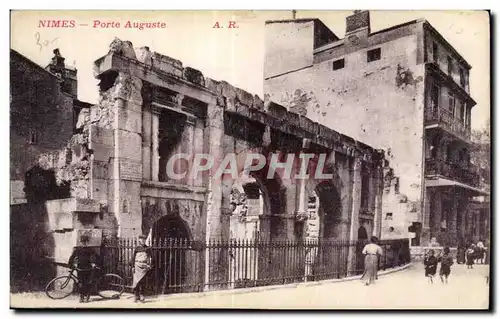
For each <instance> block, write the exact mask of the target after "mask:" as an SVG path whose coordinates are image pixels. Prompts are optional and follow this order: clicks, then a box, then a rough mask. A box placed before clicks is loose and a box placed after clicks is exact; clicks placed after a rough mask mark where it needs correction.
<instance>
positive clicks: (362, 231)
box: [358, 225, 368, 240]
mask: <svg viewBox="0 0 500 319" xmlns="http://www.w3.org/2000/svg"><path fill="white" fill-rule="evenodd" d="M358 240H368V232H367V231H366V228H365V226H363V225H361V226H359V228H358Z"/></svg>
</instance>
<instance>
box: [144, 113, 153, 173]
mask: <svg viewBox="0 0 500 319" xmlns="http://www.w3.org/2000/svg"><path fill="white" fill-rule="evenodd" d="M151 121H152V116H151V106H149V105H148V106H146V105H144V106H143V107H142V178H143V179H144V180H147V181H149V180H151V142H152V141H151V131H152V130H151V129H152V122H151Z"/></svg>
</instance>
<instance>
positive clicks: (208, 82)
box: [205, 77, 221, 94]
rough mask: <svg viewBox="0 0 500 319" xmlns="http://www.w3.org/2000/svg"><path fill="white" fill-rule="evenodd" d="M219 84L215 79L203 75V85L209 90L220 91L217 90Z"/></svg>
mask: <svg viewBox="0 0 500 319" xmlns="http://www.w3.org/2000/svg"><path fill="white" fill-rule="evenodd" d="M219 85H220V82H219V81H215V80H213V79H211V78H208V77H205V87H206V88H207V89H209V90H210V91H212V92H215V93H217V94H219V93H221V92H220V90H219Z"/></svg>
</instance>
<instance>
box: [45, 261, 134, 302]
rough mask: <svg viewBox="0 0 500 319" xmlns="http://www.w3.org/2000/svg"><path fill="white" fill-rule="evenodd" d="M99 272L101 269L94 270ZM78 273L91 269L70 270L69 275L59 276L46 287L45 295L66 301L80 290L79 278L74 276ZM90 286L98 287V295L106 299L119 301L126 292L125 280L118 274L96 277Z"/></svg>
mask: <svg viewBox="0 0 500 319" xmlns="http://www.w3.org/2000/svg"><path fill="white" fill-rule="evenodd" d="M94 269H95V270H99V269H100V268H99V267H96V268H94ZM75 270H77V271H89V270H90V269H78V268H70V270H69V274H68V275H63V276H58V277H55V278H54V279H52V280H51V281H49V283H48V284H47V286H45V293H46V294H47V296H48V297H49V298H50V299H64V298H66V297H68V296H69V295H71V294H72V293H73V291H75V289H76V290H78V284H79V281H78V277H77V276H76V275H75V274H74V272H75ZM90 285H91V286H93V287H95V286H96V285H97V294H98V295H99V296H101V297H102V298H104V299H118V298H120V296H121V295H122V293H123V291H124V290H125V280H124V279H123V278H122V277H121V276H119V275H117V274H111V273H110V274H105V275H98V276H95V277H94V278H93V279H92V280H91V282H90Z"/></svg>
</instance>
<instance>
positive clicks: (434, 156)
mask: <svg viewBox="0 0 500 319" xmlns="http://www.w3.org/2000/svg"><path fill="white" fill-rule="evenodd" d="M265 47H266V56H265V69H264V77H265V89H264V93H265V95H266V98H269V99H270V100H271V101H275V102H276V103H280V104H282V105H284V106H285V107H287V108H288V109H289V110H293V111H294V112H297V113H299V114H301V115H304V116H307V117H308V118H310V119H312V120H313V121H317V122H319V123H321V124H323V125H326V126H328V127H330V128H332V129H335V130H338V131H339V132H342V133H343V134H346V135H349V136H352V137H353V138H355V139H357V140H360V141H362V142H364V143H367V144H369V145H372V146H373V147H375V148H380V149H383V150H385V152H386V155H387V157H388V159H389V160H390V161H391V166H392V167H393V169H394V171H387V174H386V176H384V179H385V182H386V183H387V184H389V185H393V186H394V187H393V188H391V189H390V190H389V192H392V194H393V195H395V196H388V197H387V200H385V201H384V211H383V214H384V216H383V221H382V237H383V238H387V237H392V236H404V237H406V236H411V237H415V238H414V240H413V243H414V244H416V245H425V244H427V243H429V242H430V241H431V239H432V238H436V240H437V241H438V242H439V243H440V244H450V245H456V244H457V242H458V240H459V239H460V238H463V237H464V236H465V231H466V230H465V218H464V216H465V215H466V211H467V209H468V208H467V207H468V202H469V201H470V199H471V198H472V197H473V196H475V195H478V194H482V191H481V190H480V189H479V188H478V174H477V170H476V168H475V166H474V165H472V164H471V162H470V145H471V139H470V133H471V110H472V108H473V107H474V105H475V104H476V102H475V101H474V100H473V99H472V97H471V96H470V88H469V71H470V69H471V66H470V65H469V64H468V63H467V61H466V60H465V59H464V58H463V57H462V56H461V55H460V54H459V53H458V52H457V50H455V49H454V48H453V46H452V45H451V44H450V43H449V42H448V41H447V40H446V39H445V38H444V37H443V36H442V35H441V34H440V33H439V32H438V31H437V30H436V29H435V28H434V27H432V25H431V24H430V23H429V22H428V21H426V20H423V19H420V20H414V21H409V22H407V23H404V24H400V25H396V26H393V27H390V28H387V29H384V30H380V31H377V32H371V29H370V13H369V12H368V11H355V12H354V14H353V15H351V16H348V17H347V18H346V33H345V37H344V38H343V39H339V37H337V36H336V35H335V34H334V33H333V32H332V31H331V30H329V29H328V28H327V27H326V26H325V25H324V24H323V23H322V22H321V21H320V20H318V19H293V20H280V21H268V22H267V23H266V46H265ZM393 174H395V175H397V176H399V177H400V178H395V177H394V176H393ZM389 195H390V194H389ZM361 209H362V210H363V209H368V210H369V208H364V207H363V206H362V207H361Z"/></svg>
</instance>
